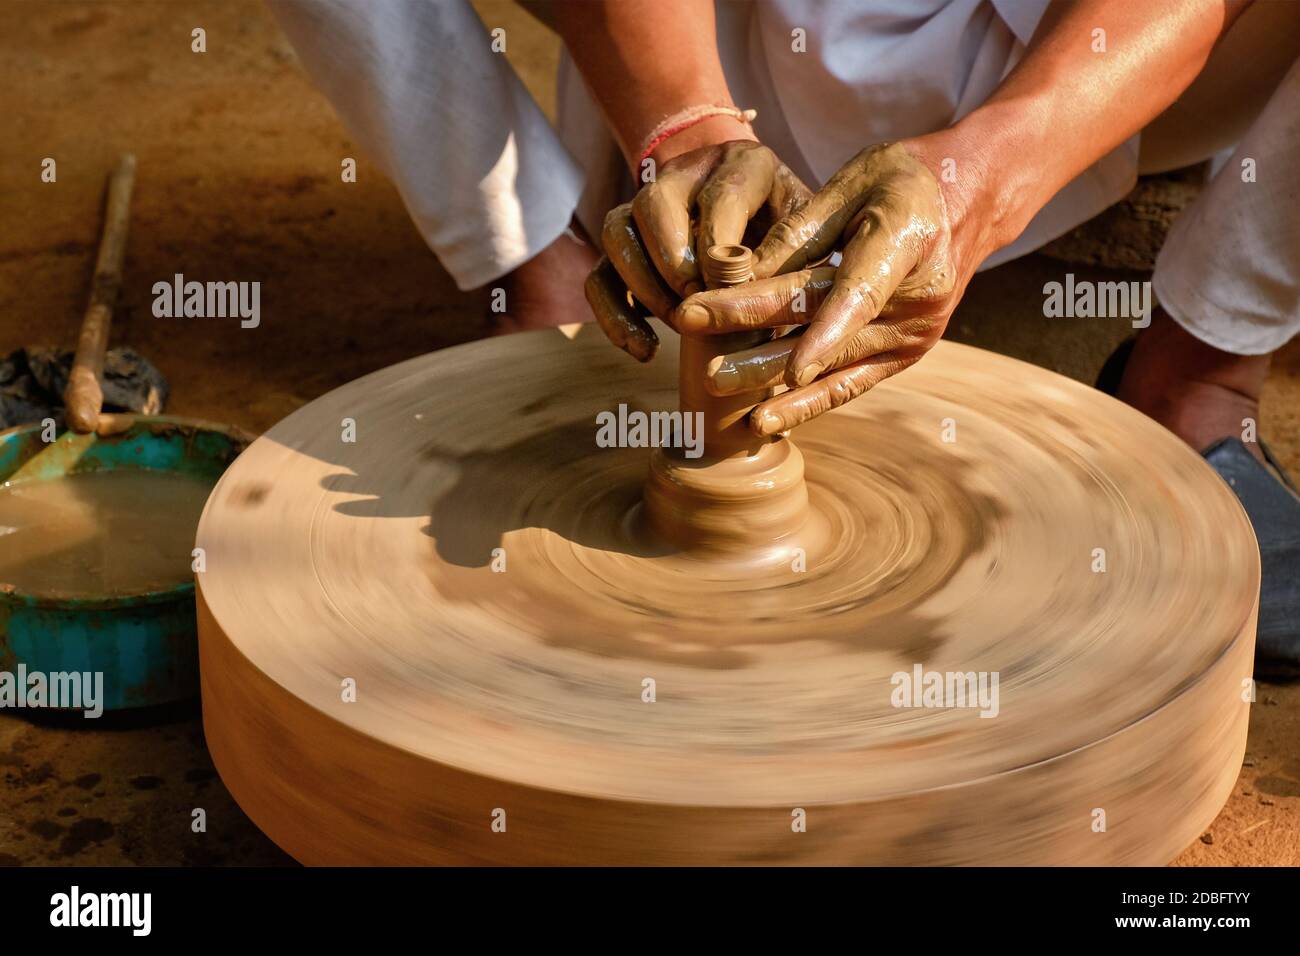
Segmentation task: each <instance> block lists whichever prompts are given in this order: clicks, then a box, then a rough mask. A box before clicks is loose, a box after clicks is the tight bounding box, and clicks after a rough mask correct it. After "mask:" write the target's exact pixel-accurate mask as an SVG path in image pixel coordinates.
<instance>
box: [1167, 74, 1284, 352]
mask: <svg viewBox="0 0 1300 956" xmlns="http://www.w3.org/2000/svg"><path fill="white" fill-rule="evenodd" d="M1152 289H1153V291H1154V292H1155V295H1156V298H1157V299H1159V300H1160V304H1161V305H1162V306H1164V308H1165V311H1167V312H1168V313H1169V314H1170V315H1171V316H1172V317H1173V318H1174V319H1175V320H1176V321H1177V322H1178V324H1179V325H1181V326H1182V327H1183V328H1185V329H1186V330H1187V331H1188V332H1190V333H1192V334H1193V335H1195V336H1196V337H1197V338H1198V339H1200V340H1201V341H1203V342H1206V343H1208V344H1209V345H1213V346H1214V347H1215V348H1219V349H1223V350H1224V351H1225V352H1232V353H1234V354H1237V355H1264V354H1266V353H1269V352H1273V351H1275V350H1276V349H1278V348H1280V347H1281V346H1283V345H1285V344H1286V342H1287V341H1288V340H1289V339H1291V338H1292V337H1293V336H1295V335H1296V334H1297V333H1300V60H1297V61H1296V62H1295V63H1294V64H1293V65H1292V66H1291V69H1290V71H1289V72H1288V73H1287V74H1286V77H1285V78H1284V79H1283V80H1282V83H1281V84H1280V85H1279V86H1278V87H1277V89H1276V90H1275V91H1274V93H1273V95H1272V97H1271V98H1270V99H1269V101H1268V105H1267V106H1265V107H1264V110H1263V112H1261V113H1260V114H1259V116H1258V117H1257V118H1256V119H1255V121H1254V123H1252V124H1251V125H1250V127H1249V129H1247V131H1246V134H1245V136H1244V137H1242V139H1241V142H1240V143H1238V144H1237V148H1236V149H1235V150H1234V151H1233V153H1232V158H1231V159H1229V160H1228V162H1227V163H1226V164H1224V166H1223V167H1222V168H1221V169H1220V170H1219V172H1218V174H1217V175H1216V176H1215V177H1214V179H1213V180H1212V181H1211V182H1210V184H1209V185H1208V186H1207V187H1206V189H1205V191H1204V192H1202V193H1201V195H1200V196H1198V197H1197V198H1196V199H1195V200H1194V201H1193V202H1192V204H1191V205H1190V206H1189V207H1188V208H1187V209H1185V210H1183V213H1182V215H1180V216H1179V217H1178V219H1177V220H1176V221H1175V222H1174V225H1173V228H1172V229H1171V230H1170V232H1169V237H1168V238H1167V239H1166V240H1165V244H1164V247H1163V248H1162V249H1161V250H1160V255H1159V257H1158V258H1157V259H1156V271H1155V275H1154V276H1153V277H1152Z"/></svg>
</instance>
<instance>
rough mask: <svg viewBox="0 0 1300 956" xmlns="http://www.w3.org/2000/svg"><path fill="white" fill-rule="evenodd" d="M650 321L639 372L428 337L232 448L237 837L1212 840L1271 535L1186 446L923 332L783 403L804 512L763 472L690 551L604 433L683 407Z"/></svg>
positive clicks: (1113, 860)
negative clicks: (757, 489) (788, 512)
mask: <svg viewBox="0 0 1300 956" xmlns="http://www.w3.org/2000/svg"><path fill="white" fill-rule="evenodd" d="M657 329H658V332H659V334H660V337H661V338H662V344H661V348H660V351H661V354H660V355H659V356H658V358H657V359H656V360H655V361H654V362H651V363H648V364H645V365H641V364H637V363H635V362H631V361H628V359H627V357H626V356H625V355H622V354H620V353H619V352H618V351H617V350H615V349H612V348H610V347H609V344H608V342H606V341H605V340H604V337H603V336H602V335H601V334H600V333H599V330H596V329H590V328H588V329H585V330H584V331H583V332H582V333H580V334H579V336H578V338H577V339H576V340H574V341H572V342H569V341H566V340H564V339H563V338H562V337H560V336H554V335H549V334H547V333H526V334H521V335H514V336H509V337H506V338H497V339H490V340H486V341H483V342H477V343H474V344H471V345H466V346H460V347H457V348H452V349H447V350H445V351H441V352H438V353H435V354H432V355H426V356H423V357H420V358H417V359H413V360H411V361H408V362H404V363H402V364H400V365H396V366H393V367H392V368H389V369H385V370H382V371H380V372H376V373H374V374H372V375H369V376H366V377H365V378H362V379H360V380H358V381H356V382H354V383H352V384H350V385H347V386H345V387H343V388H340V389H338V390H336V391H334V392H331V393H330V394H328V395H326V396H323V397H322V398H320V399H317V400H316V401H315V402H312V403H311V404H310V405H308V406H306V407H304V408H303V409H300V410H299V411H297V412H295V413H294V414H293V415H292V416H290V417H289V418H287V419H285V420H284V421H283V422H281V423H280V424H279V425H277V426H275V427H274V428H272V429H271V430H270V431H269V432H267V433H266V435H264V436H263V437H262V438H260V439H258V440H257V441H256V442H255V443H254V444H253V445H252V446H251V447H250V448H249V449H248V450H247V451H246V452H244V454H243V455H241V456H240V458H239V459H238V460H237V461H236V462H235V463H234V465H233V466H232V467H231V468H230V469H228V470H227V471H226V473H225V474H224V476H223V477H222V479H221V480H220V482H219V484H218V485H217V487H216V489H215V490H214V492H213V495H212V497H211V498H210V500H209V502H208V504H207V507H206V510H205V512H204V515H203V519H202V521H201V523H200V526H199V532H198V542H197V543H198V544H199V545H200V546H202V547H204V548H205V549H206V551H207V571H206V572H205V573H203V574H201V575H199V576H198V582H197V591H198V603H199V632H200V653H201V665H202V671H201V672H202V682H203V709H204V727H205V731H206V735H207V740H208V744H209V747H210V748H211V752H212V755H213V758H214V760H215V761H216V765H217V767H218V769H219V770H220V772H221V776H222V778H223V780H224V782H225V783H226V785H227V786H228V787H229V788H230V790H231V792H232V793H233V794H234V796H235V798H236V799H237V800H238V801H239V803H240V804H241V806H242V807H243V808H244V810H245V811H247V813H248V814H249V815H250V816H251V817H252V819H253V820H254V822H255V823H256V824H257V825H258V826H260V827H261V828H262V829H263V830H265V831H266V832H267V833H268V834H269V835H270V836H271V837H272V838H273V839H274V840H275V841H276V842H277V843H278V844H279V845H280V846H282V847H284V848H285V849H286V850H287V851H288V852H289V853H291V854H292V855H293V856H295V857H296V858H297V859H299V860H301V861H303V862H305V863H316V864H353V863H387V864H418V863H459V864H466V863H533V864H565V863H572V864H594V863H609V864H620V863H621V864H705V863H712V864H727V863H748V864H752V863H805V864H816V863H860V864H868V863H877V864H903V863H917V864H961V863H983V864H1011V863H1026V864H1030V863H1032V864H1051V863H1057V864H1159V863H1165V862H1167V861H1168V860H1170V859H1172V858H1173V857H1174V856H1175V855H1176V854H1177V853H1179V852H1180V851H1181V850H1182V849H1183V848H1184V847H1185V846H1186V845H1187V844H1188V843H1190V842H1191V841H1192V840H1194V839H1195V838H1196V837H1197V836H1198V835H1199V834H1200V833H1201V832H1202V831H1203V829H1204V827H1205V826H1206V825H1207V824H1208V823H1209V822H1210V821H1211V820H1212V818H1213V817H1214V815H1215V814H1216V812H1217V811H1218V810H1219V808H1220V807H1221V806H1222V804H1223V802H1224V800H1225V799H1226V798H1227V796H1228V794H1229V792H1230V790H1231V788H1232V785H1233V782H1234V780H1235V778H1236V774H1237V772H1238V769H1239V767H1240V763H1241V759H1242V755H1243V752H1244V746H1245V739H1246V737H1245V735H1246V727H1247V719H1248V713H1249V707H1250V704H1249V703H1248V699H1249V697H1248V695H1247V693H1246V692H1245V688H1248V686H1249V683H1248V682H1249V678H1250V675H1251V660H1252V653H1253V645H1254V627H1255V613H1256V600H1257V595H1258V590H1259V564H1258V555H1257V551H1256V548H1255V545H1254V540H1253V536H1252V534H1251V530H1250V526H1249V523H1248V522H1247V520H1246V518H1245V516H1244V514H1243V513H1242V511H1241V508H1240V506H1239V505H1238V504H1237V501H1236V499H1235V498H1234V496H1233V494H1232V492H1231V490H1230V489H1229V488H1228V487H1227V486H1226V485H1225V484H1224V483H1223V482H1222V481H1221V480H1220V479H1219V478H1218V477H1217V476H1216V475H1215V474H1214V473H1213V472H1212V471H1211V470H1210V469H1209V468H1208V467H1207V466H1206V465H1205V463H1204V462H1203V461H1201V460H1200V458H1199V457H1198V456H1197V455H1196V454H1195V453H1194V452H1193V451H1192V450H1190V449H1189V448H1187V447H1185V446H1184V445H1183V444H1182V443H1181V442H1179V441H1178V440H1177V439H1176V438H1174V437H1173V436H1172V435H1170V434H1169V433H1168V432H1166V431H1164V430H1163V429H1161V428H1160V427H1159V426H1157V425H1156V424H1155V423H1153V422H1151V421H1150V420H1148V419H1147V418H1145V417H1144V416H1142V415H1141V414H1139V413H1138V412H1136V411H1134V410H1133V409H1130V408H1128V407H1127V406H1124V405H1122V404H1120V403H1118V402H1116V401H1114V400H1113V399H1110V398H1108V397H1107V396H1105V395H1102V394H1100V393H1098V392H1096V391H1094V390H1092V389H1088V388H1085V387H1084V386H1081V385H1079V384H1076V383H1074V382H1071V381H1068V380H1066V379H1064V378H1061V377H1059V376H1056V375H1054V374H1051V373H1049V372H1046V371H1044V370H1042V369H1038V368H1035V367H1033V366H1030V365H1027V364H1024V363H1021V362H1017V361H1015V360H1013V359H1009V358H1005V357H1002V356H998V355H994V354H991V353H987V352H982V351H978V350H976V349H972V348H967V347H964V346H961V345H957V344H954V343H947V342H941V343H940V344H939V345H938V346H936V347H935V349H934V350H933V351H932V352H931V353H930V355H929V356H928V357H927V358H926V359H925V361H923V362H921V363H919V364H917V365H916V366H914V367H913V368H911V369H908V370H907V371H906V372H903V373H902V374H901V375H898V376H895V377H893V378H890V379H888V380H886V381H884V382H882V383H881V384H880V385H879V386H877V387H876V388H875V389H874V390H873V391H872V394H871V395H870V396H869V398H868V399H867V400H863V401H859V402H854V403H851V404H849V405H846V406H844V407H842V408H838V409H835V410H834V411H831V412H829V413H828V414H826V415H824V416H822V417H820V418H818V419H816V420H814V421H812V422H810V423H808V424H807V425H804V426H802V427H801V428H800V429H798V431H797V432H796V439H797V441H798V443H799V446H800V449H801V459H802V460H803V462H804V468H803V475H802V477H801V479H800V487H802V488H803V490H804V493H805V494H806V502H807V503H806V506H805V507H804V509H803V521H802V525H801V526H800V527H799V530H798V531H797V532H796V533H795V534H794V535H793V536H787V538H785V539H782V538H781V537H780V533H781V531H782V530H783V528H784V527H785V525H784V524H783V522H782V521H780V520H778V521H777V522H776V527H775V528H763V527H762V524H763V522H765V521H768V520H769V518H770V515H772V514H773V513H774V511H779V508H777V507H775V506H774V505H772V504H771V502H773V501H778V502H779V501H782V500H785V499H783V498H782V496H781V495H779V494H772V495H770V496H769V497H768V498H766V499H765V500H766V502H767V504H765V505H764V504H760V505H756V506H754V508H753V511H752V514H750V515H741V514H739V513H738V512H737V511H735V510H732V511H728V512H725V513H724V515H723V517H722V518H721V519H720V520H721V530H722V531H723V532H725V533H724V534H721V535H720V540H722V541H730V542H731V545H730V546H728V547H727V548H723V549H721V550H719V549H709V548H707V547H706V548H695V547H681V546H677V545H674V544H673V543H672V542H671V541H669V540H665V539H664V538H663V537H661V536H660V535H659V534H658V533H656V532H655V530H654V528H653V527H650V526H649V525H650V522H649V520H648V517H649V516H648V512H649V511H651V508H650V507H649V505H648V501H647V497H646V496H647V492H646V489H647V478H646V475H647V470H648V468H650V467H651V460H652V459H653V460H655V461H664V460H668V456H666V455H664V456H660V455H657V454H656V453H654V452H653V451H652V450H651V449H648V448H645V447H615V448H605V447H598V446H597V445H596V443H595V441H594V435H595V433H596V424H595V420H596V416H597V415H599V414H601V413H602V412H608V411H609V410H610V409H611V408H617V406H618V405H619V404H624V405H626V406H627V407H628V408H629V409H631V410H635V411H644V412H646V413H654V412H663V413H668V412H672V411H674V410H675V409H676V408H677V402H678V395H677V388H678V383H677V375H676V361H675V360H676V358H677V354H676V353H677V336H675V335H668V334H666V332H665V331H664V330H663V328H662V326H659V327H657ZM687 347H693V346H687V345H685V344H684V346H683V348H684V350H685V349H686V348H687ZM690 361H692V362H698V361H700V359H699V357H692V358H691V359H690ZM502 369H509V370H510V372H509V374H502V373H501V371H500V370H502ZM485 381H487V382H491V383H492V388H491V389H490V391H489V392H486V393H485V392H484V390H483V383H484V382H485ZM483 394H489V395H490V396H491V400H490V401H481V402H467V401H465V396H466V395H483ZM686 397H687V396H683V398H686ZM345 417H348V418H352V419H354V420H355V422H356V438H357V440H356V441H355V442H343V441H340V437H339V430H338V423H339V421H340V420H342V419H343V418H345ZM717 431H718V433H721V432H722V431H723V429H718V430H717ZM714 437H715V439H716V438H717V435H715V436H714ZM722 448H723V449H725V448H726V446H722ZM763 448H764V449H768V448H770V449H775V450H776V452H775V453H776V454H781V453H782V452H781V451H780V450H781V449H786V452H785V453H786V454H791V453H792V452H791V451H790V449H792V448H793V446H792V445H791V443H790V442H789V441H787V440H777V441H773V442H769V443H767V444H765V445H764V446H763ZM764 453H765V454H772V453H773V452H767V451H764ZM715 457H716V456H715ZM753 460H754V458H753V456H746V455H741V454H735V453H733V454H729V455H727V456H725V457H723V458H722V459H721V460H720V461H717V462H713V463H711V464H710V465H708V466H701V467H699V468H698V471H699V475H698V482H697V485H698V484H700V483H704V482H708V481H714V482H716V483H717V485H718V488H717V489H716V493H717V494H718V495H719V496H721V495H724V494H726V493H727V491H726V489H727V487H728V486H729V487H730V488H731V489H732V493H734V490H735V489H736V488H737V487H752V486H757V485H762V483H763V482H762V481H759V480H758V479H754V478H753V476H752V475H745V474H744V471H745V469H746V468H747V467H749V466H748V465H747V464H746V463H747V462H749V463H752V462H753ZM683 467H686V466H685V465H682V466H681V467H678V464H677V463H676V462H674V465H673V469H672V471H671V474H672V475H676V476H680V475H681V474H682V468H683ZM781 467H784V466H781ZM790 473H791V471H790V470H789V469H787V470H786V471H784V472H783V471H781V470H780V467H777V474H778V475H782V474H790ZM657 481H659V482H660V487H661V489H662V488H667V487H668V485H669V484H670V482H668V481H667V480H663V481H660V479H652V480H651V481H650V482H649V485H650V487H654V486H655V484H656V482H657ZM763 481H766V479H763ZM747 482H748V483H750V484H749V485H747V484H746V483H747ZM764 487H765V486H764ZM765 490H767V491H769V492H770V491H772V490H773V489H770V488H766V487H765ZM665 493H667V492H665ZM683 500H690V499H689V498H687V499H683ZM694 500H695V501H697V502H698V501H699V500H700V499H699V497H698V496H697V497H696V498H695V499H694ZM664 513H665V510H664V509H660V511H659V514H660V516H661V517H662V516H663V515H664ZM690 521H691V522H693V524H688V525H687V526H688V527H695V528H697V529H699V528H702V532H701V533H702V534H704V535H705V536H707V534H708V527H707V523H706V522H703V521H701V520H700V519H698V518H693V519H690ZM678 527H681V525H678ZM737 529H740V531H741V532H742V533H743V534H749V535H752V536H753V537H752V540H751V541H750V542H749V543H740V544H737V543H736V532H737ZM782 540H793V541H796V542H799V543H798V544H795V545H792V546H790V547H789V549H788V550H783V546H782V545H781V543H780V542H781V541H782ZM764 542H766V544H765V543H764ZM773 542H777V543H776V544H773ZM755 555H761V557H755ZM936 682H937V683H936ZM958 692H960V695H959V693H958Z"/></svg>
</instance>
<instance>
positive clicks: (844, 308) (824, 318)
mask: <svg viewBox="0 0 1300 956" xmlns="http://www.w3.org/2000/svg"><path fill="white" fill-rule="evenodd" d="M951 239H952V236H951V231H950V227H949V221H948V216H947V212H946V209H945V202H944V197H943V193H942V191H941V189H940V186H939V183H938V181H937V179H936V178H935V176H934V174H933V173H932V172H931V171H930V169H929V168H928V167H927V166H926V165H925V164H924V163H923V162H922V161H921V160H920V159H918V158H917V157H916V156H914V155H913V154H912V153H911V152H909V151H908V149H907V148H906V147H905V146H904V145H902V144H899V143H892V144H882V145H878V146H872V147H870V148H868V149H866V150H863V151H862V152H861V153H859V154H858V155H857V156H855V157H854V158H853V159H852V160H851V161H850V162H849V163H848V164H847V165H845V166H844V167H843V168H842V169H841V170H840V171H839V172H837V173H836V174H835V175H834V176H833V177H832V178H831V180H830V181H829V182H828V183H827V184H826V186H825V187H824V188H823V189H822V190H821V191H820V192H818V193H817V194H816V195H815V196H814V197H813V198H812V199H811V200H810V201H809V202H808V203H807V204H806V205H804V206H803V207H802V208H801V209H799V210H797V211H795V212H794V213H792V214H791V215H789V216H787V217H785V218H783V219H782V220H780V221H779V222H777V223H776V224H775V225H774V226H773V227H772V229H771V231H769V232H768V234H767V236H766V237H765V238H764V240H763V242H762V244H761V245H760V246H759V247H758V249H757V250H756V251H755V267H754V275H755V280H756V281H754V282H751V283H749V284H747V285H744V286H739V287H737V288H733V289H725V290H717V291H708V292H703V293H699V294H696V295H693V296H691V297H689V298H688V299H686V301H684V302H683V303H682V304H681V305H680V306H679V307H678V308H677V311H676V313H675V315H674V322H673V324H674V327H675V328H677V329H678V331H681V332H689V333H722V332H736V331H741V330H745V329H758V328H775V327H779V326H791V325H803V326H806V327H805V328H803V329H799V330H797V331H795V332H794V333H793V334H790V335H786V336H784V337H782V338H778V339H776V340H774V341H771V342H767V343H764V344H763V345H760V346H757V347H755V348H752V349H749V350H747V351H744V352H738V353H733V354H731V355H726V356H723V357H722V358H721V359H718V360H715V361H714V363H713V365H712V366H711V368H710V377H709V381H708V383H707V387H708V388H709V389H710V390H711V391H713V392H715V393H716V394H719V395H726V394H731V393H734V392H739V391H745V390H747V389H755V388H761V387H771V386H776V385H779V384H781V383H782V382H784V383H785V384H786V385H789V386H790V390H789V391H787V392H784V393H782V394H780V395H777V396H775V397H773V398H771V399H768V400H767V401H765V402H763V403H761V404H760V405H758V406H757V407H756V408H755V409H754V412H753V414H752V415H751V417H750V427H751V428H753V430H754V431H755V432H757V433H758V434H760V435H772V434H776V433H778V432H782V431H785V430H787V429H789V428H793V427H794V426H796V425H799V424H801V423H803V422H806V421H808V420H809V419H810V418H813V417H815V416H817V415H820V414H822V413H823V412H825V411H828V410H829V409H832V408H835V407H836V406H839V405H843V404H844V403H845V402H849V401H852V400H853V399H855V398H857V397H858V396H859V395H861V394H862V393H863V392H865V391H867V390H868V389H870V388H872V387H873V386H875V385H876V384H877V383H879V382H880V381H882V380H883V379H885V378H888V377H889V376H890V375H894V374H896V373H897V372H900V371H902V370H903V369H905V368H907V367H908V366H909V365H912V364H913V363H915V362H916V361H917V360H918V359H919V358H920V357H921V356H922V355H924V354H925V353H926V352H927V351H928V350H929V349H930V348H931V347H933V346H934V344H935V343H936V342H937V341H938V340H939V338H940V337H941V336H942V335H943V330H944V327H945V326H946V325H947V323H948V318H949V316H951V314H952V311H953V309H954V308H955V307H956V304H957V299H958V298H959V296H960V291H961V290H960V288H959V287H958V283H957V281H956V278H957V268H956V267H955V265H954V263H953V259H952V254H951V245H952V243H951ZM836 249H840V250H842V260H841V262H840V264H839V266H838V268H836V267H830V266H823V267H813V268H809V264H813V263H817V262H818V261H820V260H822V259H824V258H825V257H826V256H828V255H829V254H830V253H831V252H833V251H835V250H836ZM963 287H964V285H963Z"/></svg>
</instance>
